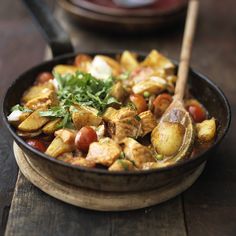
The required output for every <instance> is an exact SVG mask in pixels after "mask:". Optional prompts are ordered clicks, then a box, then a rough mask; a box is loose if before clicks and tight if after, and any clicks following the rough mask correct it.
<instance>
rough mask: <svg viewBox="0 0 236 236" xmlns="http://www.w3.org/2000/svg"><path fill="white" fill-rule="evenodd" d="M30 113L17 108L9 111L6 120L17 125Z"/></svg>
mask: <svg viewBox="0 0 236 236" xmlns="http://www.w3.org/2000/svg"><path fill="white" fill-rule="evenodd" d="M30 114H31V113H30V112H22V111H19V110H16V111H13V112H11V114H10V115H9V116H8V117H7V119H8V122H9V123H10V124H11V125H13V126H15V127H17V126H18V125H19V124H20V123H21V122H23V121H24V120H25V119H26V118H27V117H28V116H29V115H30Z"/></svg>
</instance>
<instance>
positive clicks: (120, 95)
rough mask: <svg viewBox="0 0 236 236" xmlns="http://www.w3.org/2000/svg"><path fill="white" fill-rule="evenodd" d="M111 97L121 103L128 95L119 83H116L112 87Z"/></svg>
mask: <svg viewBox="0 0 236 236" xmlns="http://www.w3.org/2000/svg"><path fill="white" fill-rule="evenodd" d="M110 94H111V96H112V97H114V98H116V99H117V100H118V101H119V102H123V101H124V100H125V99H126V98H127V96H128V95H129V93H128V92H127V91H126V90H125V89H124V87H123V85H122V83H121V82H117V83H115V84H114V85H113V87H112V89H111V93H110Z"/></svg>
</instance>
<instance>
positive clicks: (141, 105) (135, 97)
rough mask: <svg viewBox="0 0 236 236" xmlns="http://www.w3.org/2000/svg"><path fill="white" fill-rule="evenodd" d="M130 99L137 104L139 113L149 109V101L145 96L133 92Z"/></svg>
mask: <svg viewBox="0 0 236 236" xmlns="http://www.w3.org/2000/svg"><path fill="white" fill-rule="evenodd" d="M130 101H131V102H132V103H133V104H134V105H135V107H136V109H137V112H138V114H139V113H141V112H143V111H146V110H147V103H146V101H145V99H144V97H143V96H141V95H139V94H131V95H130Z"/></svg>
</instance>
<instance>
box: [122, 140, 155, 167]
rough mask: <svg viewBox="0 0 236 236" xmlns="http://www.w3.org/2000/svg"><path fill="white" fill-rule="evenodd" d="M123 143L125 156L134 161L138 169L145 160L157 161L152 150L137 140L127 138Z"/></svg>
mask: <svg viewBox="0 0 236 236" xmlns="http://www.w3.org/2000/svg"><path fill="white" fill-rule="evenodd" d="M123 143H124V145H125V146H124V154H125V157H126V158H127V159H129V160H130V161H132V162H133V163H134V165H135V166H136V167H137V168H138V169H141V168H142V165H143V163H145V162H153V161H155V159H154V158H153V156H152V153H151V151H150V150H149V149H148V148H147V147H145V146H143V145H142V144H140V143H139V142H137V141H136V140H134V139H132V138H126V139H124V141H123Z"/></svg>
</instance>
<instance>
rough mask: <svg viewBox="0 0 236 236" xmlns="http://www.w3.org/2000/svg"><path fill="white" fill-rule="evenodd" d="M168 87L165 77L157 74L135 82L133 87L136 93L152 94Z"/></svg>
mask: <svg viewBox="0 0 236 236" xmlns="http://www.w3.org/2000/svg"><path fill="white" fill-rule="evenodd" d="M166 87H167V82H166V80H165V79H163V78H161V77H157V76H152V77H150V78H148V79H146V80H144V81H141V82H139V83H137V84H135V85H134V86H133V88H132V90H133V92H134V93H137V94H144V93H145V92H149V93H150V94H159V93H160V92H162V91H163V90H165V89H166Z"/></svg>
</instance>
